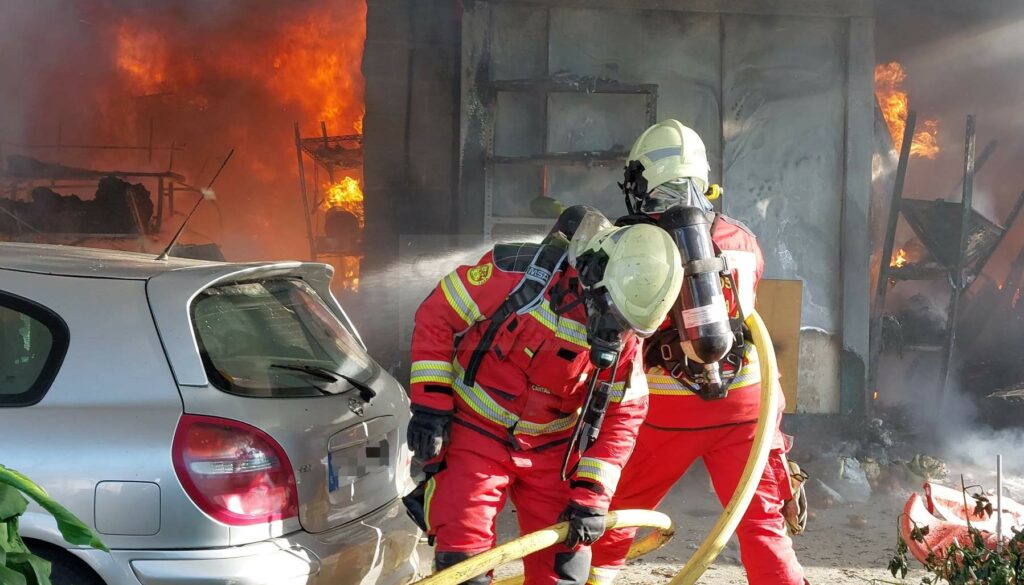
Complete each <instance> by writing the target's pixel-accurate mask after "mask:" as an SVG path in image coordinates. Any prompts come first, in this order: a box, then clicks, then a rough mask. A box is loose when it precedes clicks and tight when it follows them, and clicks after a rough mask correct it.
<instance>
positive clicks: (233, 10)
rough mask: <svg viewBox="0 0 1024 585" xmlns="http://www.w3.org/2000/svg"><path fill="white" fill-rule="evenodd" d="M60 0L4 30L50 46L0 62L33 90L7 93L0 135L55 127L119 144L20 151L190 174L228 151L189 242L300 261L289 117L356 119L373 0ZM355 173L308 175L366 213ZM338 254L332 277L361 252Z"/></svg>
mask: <svg viewBox="0 0 1024 585" xmlns="http://www.w3.org/2000/svg"><path fill="white" fill-rule="evenodd" d="M67 4H68V5H69V9H68V10H66V11H60V12H58V13H55V14H53V15H47V18H46V19H42V18H41V19H40V20H39V22H40V23H43V22H45V28H40V27H36V28H32V27H24V29H23V30H22V29H18V30H17V31H15V38H13V39H10V38H9V39H5V42H9V43H10V46H23V47H34V49H33V50H35V51H37V52H40V53H42V52H48V59H44V58H42V57H40V58H39V59H36V60H37V61H38V62H39V63H44V64H45V63H50V64H56V65H53V66H41V65H31V66H29V65H26V66H25V67H23V68H20V67H19V66H18V64H17V63H15V62H14V61H12V60H6V61H4V60H0V78H4V79H11V80H17V83H18V84H19V87H28V88H31V91H30V92H25V95H26V96H30V97H29V98H26V99H24V100H23V101H22V102H20V103H15V104H13V105H12V104H5V105H7V108H6V109H7V111H10V112H14V114H12V116H13V119H16V120H18V124H17V125H15V126H14V127H13V128H11V127H9V126H8V127H2V128H0V130H2V131H3V133H4V134H3V136H0V138H2V139H4V140H6V141H10V142H21V143H36V144H40V143H42V144H47V143H50V144H52V143H54V142H56V141H57V140H61V138H60V136H61V135H62V136H63V138H62V140H63V142H64V143H65V144H89V145H118V146H119V147H121V148H119V149H117V150H61V151H59V152H57V151H42V152H31V153H28V154H31V155H33V156H38V157H39V158H42V159H45V160H47V161H48V162H56V163H62V164H66V165H72V166H82V167H87V168H96V169H111V168H117V169H132V170H141V171H166V170H167V169H168V167H169V165H170V166H171V167H172V170H173V171H175V172H177V173H180V174H182V175H184V176H185V177H186V180H187V181H188V182H190V183H193V184H196V185H203V184H206V183H207V182H208V181H209V180H210V179H211V178H212V176H213V175H214V173H215V172H216V171H217V168H218V166H219V163H220V161H222V160H224V157H225V156H226V155H227V153H228V152H229V151H232V150H233V151H234V152H235V155H234V156H233V157H232V159H231V162H230V164H228V165H227V167H226V168H225V169H224V170H223V173H221V174H220V176H219V177H218V179H217V184H216V189H217V194H218V198H217V202H216V204H212V205H204V206H203V208H201V209H200V210H199V212H197V214H196V216H195V218H194V219H193V220H192V221H191V222H190V223H189V225H188V229H187V230H186V231H185V235H184V237H183V242H184V243H189V242H210V241H213V242H216V243H218V244H219V245H220V246H221V248H222V250H223V253H224V255H225V256H226V257H227V258H228V259H230V260H239V261H244V260H256V259H293V258H300V259H306V258H307V257H308V254H309V243H308V242H307V235H306V228H305V226H306V222H305V218H304V217H303V211H302V203H301V200H300V195H299V185H298V180H297V172H296V158H295V146H294V130H293V123H294V122H298V123H299V125H300V130H301V134H302V135H303V136H317V135H319V134H320V132H321V125H320V123H321V122H324V123H325V124H326V127H327V128H328V129H329V130H330V131H331V132H332V133H335V134H338V135H349V134H361V133H362V122H363V114H364V112H365V107H364V104H365V102H364V96H363V88H364V80H363V76H362V71H361V64H362V58H363V45H364V43H365V39H366V0H306V1H304V2H281V1H280V0H249V1H247V2H230V3H213V4H210V3H204V2H200V3H174V2H162V3H157V2H146V3H135V4H132V3H124V2H118V1H116V0H68V1H67ZM43 38H45V39H48V40H47V41H46V43H42V42H41V41H40V40H39V39H43ZM65 39H66V40H65ZM12 68H13V69H12ZM72 86H73V87H74V91H69V89H68V88H69V87H72ZM0 93H2V92H0ZM0 121H3V120H0ZM55 135H56V136H57V137H58V138H57V140H55V139H54V136H55ZM147 144H149V145H152V146H156V147H167V146H171V145H173V146H176V147H177V148H178V150H176V151H175V152H174V155H173V162H172V161H170V160H169V159H170V156H169V151H168V150H166V149H165V150H159V148H158V149H157V150H155V151H149V152H147V150H146V148H145V147H146V145H147ZM127 145H131V146H139V145H141V146H142V147H143V148H141V149H137V150H131V149H125V148H123V147H124V146H127ZM182 149H183V150H182ZM308 170H309V169H308V167H307V171H308ZM350 174H351V177H348V178H346V179H343V180H342V181H340V182H339V183H338V184H336V185H331V186H330V187H329V188H327V189H326V190H323V189H324V186H323V185H321V184H319V181H320V180H321V179H322V175H320V176H319V177H317V176H316V175H313V174H310V175H307V176H308V178H309V179H311V181H310V184H308V185H307V188H311V189H309V192H310V193H313V192H319V193H321V194H322V195H323V196H325V197H326V198H327V199H328V200H329V201H330V202H331V203H330V205H331V206H337V207H342V208H344V209H345V210H346V211H349V212H351V213H352V214H353V215H355V216H356V217H357V218H358V219H359V223H360V226H362V225H363V223H364V221H365V218H364V214H363V207H362V202H361V199H362V189H361V186H360V184H359V182H357V181H356V179H357V178H358V179H360V180H361V175H360V174H359V170H358V169H353V172H352V173H350ZM339 176H343V175H339ZM346 181H347V182H346ZM313 183H316V184H313ZM151 189H152V190H153V191H154V198H155V185H152V186H151ZM83 191H84V189H83ZM81 194H83V195H87V192H86V193H81ZM192 197H193V194H192V193H191V192H188V191H183V190H178V191H177V192H176V194H175V201H176V202H177V203H176V205H175V211H174V214H173V215H171V214H170V213H169V210H167V209H165V211H164V218H163V231H164V232H168V231H170V232H172V233H173V230H174V229H176V228H177V226H178V225H180V222H181V220H182V219H183V217H184V214H183V211H182V210H187V209H188V208H189V207H190V205H191V203H192ZM154 203H155V201H154ZM165 207H166V206H165ZM325 209H326V208H324V210H325ZM321 211H323V210H321ZM166 235H167V234H166V233H164V234H162V237H163V240H166ZM156 239H157V240H159V239H160V238H156ZM151 247H155V248H156V249H159V248H160V247H161V246H160V245H159V242H157V241H154V242H153V243H152V245H151ZM338 268H339V270H338V271H337V274H338V276H339V278H338V280H342V279H343V278H344V277H345V276H346V275H348V277H349V278H351V279H358V264H356V265H354V266H349V265H345V266H339V267H338Z"/></svg>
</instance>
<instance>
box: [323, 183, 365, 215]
mask: <svg viewBox="0 0 1024 585" xmlns="http://www.w3.org/2000/svg"><path fill="white" fill-rule="evenodd" d="M322 207H323V208H324V209H331V208H338V209H343V210H345V211H347V212H349V213H351V214H352V215H354V216H356V219H358V220H359V227H363V226H364V225H365V224H366V214H365V213H364V211H363V190H362V189H361V188H360V187H359V181H357V180H355V179H353V178H352V177H345V178H344V179H342V180H340V181H338V182H336V183H334V184H332V185H327V186H326V187H325V188H324V201H323V205H322Z"/></svg>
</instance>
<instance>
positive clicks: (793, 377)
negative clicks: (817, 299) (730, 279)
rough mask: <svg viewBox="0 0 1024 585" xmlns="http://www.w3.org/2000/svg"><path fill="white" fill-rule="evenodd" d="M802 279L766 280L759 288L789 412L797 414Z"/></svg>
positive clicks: (759, 305) (759, 301) (760, 307)
mask: <svg viewBox="0 0 1024 585" xmlns="http://www.w3.org/2000/svg"><path fill="white" fill-rule="evenodd" d="M803 284H804V283H803V282H802V281H800V280H769V279H763V280H761V283H760V284H759V285H758V287H757V302H756V303H755V305H756V307H755V308H756V309H757V313H758V314H759V315H761V319H763V320H764V324H765V325H766V326H767V327H768V332H769V333H770V334H771V336H772V345H774V346H775V356H776V358H777V359H778V362H779V373H780V374H781V375H782V392H783V394H785V396H786V412H796V395H797V375H798V373H799V371H800V304H801V300H802V297H803Z"/></svg>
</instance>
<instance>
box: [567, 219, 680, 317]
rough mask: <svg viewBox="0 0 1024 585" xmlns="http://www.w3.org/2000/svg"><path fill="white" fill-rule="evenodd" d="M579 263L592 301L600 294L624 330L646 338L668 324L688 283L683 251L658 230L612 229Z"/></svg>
mask: <svg viewBox="0 0 1024 585" xmlns="http://www.w3.org/2000/svg"><path fill="white" fill-rule="evenodd" d="M575 263H576V268H577V270H578V271H579V274H580V283H581V284H582V285H583V286H584V287H585V288H586V289H588V293H590V296H594V295H595V294H596V295H599V296H600V298H601V299H602V302H603V303H604V304H605V305H606V306H607V307H606V308H607V309H608V310H610V311H611V313H612V314H613V315H614V316H615V318H616V319H617V320H618V321H619V322H620V324H621V325H622V326H623V328H626V329H631V330H633V331H635V332H636V334H637V335H639V336H641V337H647V336H650V335H651V334H653V333H654V332H655V331H656V330H657V329H658V327H659V326H660V325H661V323H662V322H663V321H664V320H665V316H666V315H667V314H668V311H669V309H671V308H672V305H673V304H674V303H675V301H676V298H678V297H679V289H680V287H681V286H682V282H683V266H682V260H681V259H680V256H679V249H678V248H677V247H676V244H675V242H673V241H672V238H671V236H669V235H668V233H667V232H666V231H665V230H663V229H660V228H658V227H656V226H653V225H646V224H636V225H629V226H624V227H611V228H606V229H604V230H602V231H601V232H599V233H597V234H596V235H595V236H593V237H591V238H590V240H589V242H587V243H586V245H585V246H584V247H583V248H582V251H581V252H580V253H579V254H578V257H577V258H575ZM588 309H589V307H588Z"/></svg>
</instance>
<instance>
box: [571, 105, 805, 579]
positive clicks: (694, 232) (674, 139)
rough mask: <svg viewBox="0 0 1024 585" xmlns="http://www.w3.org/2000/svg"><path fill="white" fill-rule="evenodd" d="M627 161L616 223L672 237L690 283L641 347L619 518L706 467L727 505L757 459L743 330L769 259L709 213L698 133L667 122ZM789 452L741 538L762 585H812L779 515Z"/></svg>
mask: <svg viewBox="0 0 1024 585" xmlns="http://www.w3.org/2000/svg"><path fill="white" fill-rule="evenodd" d="M629 158H630V161H629V166H628V167H627V168H626V177H625V181H624V183H623V185H622V187H623V190H624V191H625V194H626V201H627V205H628V207H629V211H630V215H628V216H626V217H624V218H622V219H620V220H619V223H626V224H629V223H657V224H658V225H660V226H661V227H663V228H664V229H666V230H668V231H669V233H672V234H673V238H674V240H675V241H676V242H677V244H678V245H679V246H680V249H681V252H682V260H683V263H684V267H685V272H686V279H685V281H684V284H683V292H682V294H681V296H680V301H679V304H677V305H676V306H675V307H673V309H672V312H671V317H672V318H671V319H669V320H668V321H666V322H665V323H664V324H663V326H662V327H661V329H660V330H659V331H658V333H656V334H655V335H654V336H652V338H651V339H649V340H648V341H647V344H646V347H645V352H644V353H645V355H644V364H645V366H646V368H647V370H646V371H647V383H648V386H649V387H650V412H649V413H648V416H647V419H646V421H645V423H644V424H643V426H642V428H641V431H640V434H639V437H638V438H637V443H636V448H635V450H634V451H633V455H632V457H631V458H630V459H629V463H628V464H627V465H626V467H625V469H623V471H622V475H621V478H620V483H619V490H618V491H617V492H616V494H615V499H614V500H613V501H612V506H611V508H612V509H613V510H624V509H633V508H641V509H653V508H655V507H656V506H658V504H659V503H660V502H661V501H662V499H663V498H664V497H665V495H666V494H667V493H668V491H669V490H670V489H671V488H672V485H673V484H675V483H676V481H677V480H678V479H679V478H680V477H682V476H683V474H684V473H686V470H687V469H688V468H689V467H690V465H691V464H692V463H693V462H694V461H695V460H696V459H697V458H698V457H700V458H702V459H703V460H704V465H705V466H706V467H707V470H708V473H709V474H710V476H711V481H712V483H713V484H714V489H715V492H716V493H717V495H718V498H719V500H720V501H721V502H722V505H723V506H724V505H725V504H726V503H727V502H728V501H729V499H730V498H731V497H732V495H733V492H734V491H735V490H736V488H737V486H738V483H739V480H740V476H741V475H742V473H743V468H744V466H745V464H746V461H747V457H748V455H749V454H750V450H751V447H752V445H753V439H754V432H755V430H756V420H757V415H758V410H759V406H760V385H761V382H762V381H761V379H760V369H759V365H758V356H757V352H756V350H755V348H754V345H753V343H752V342H751V340H750V337H749V332H747V331H746V328H745V326H743V324H742V323H743V317H744V316H746V315H750V314H751V312H752V311H753V308H754V294H755V290H756V288H757V284H758V281H759V280H760V278H761V274H762V272H763V271H764V259H763V257H762V254H761V249H760V247H759V246H758V244H757V240H756V239H755V237H754V235H753V234H752V233H751V232H750V231H749V230H748V229H747V228H746V227H745V226H743V225H742V224H741V223H739V222H737V221H736V220H733V219H731V218H728V217H726V216H724V215H721V214H717V213H714V212H713V211H712V206H711V203H710V201H709V200H708V198H707V196H706V195H705V193H706V192H707V190H708V170H709V166H708V161H707V154H706V151H705V148H704V143H703V142H702V141H701V139H700V137H699V136H698V135H697V133H696V132H694V131H693V130H691V129H690V128H687V127H685V126H683V125H682V124H681V123H679V122H678V121H676V120H667V121H665V122H662V123H660V124H657V125H655V126H652V127H651V128H649V129H648V130H647V131H645V132H644V133H643V134H642V135H641V136H640V137H639V138H638V139H637V141H636V143H635V144H634V145H633V148H632V150H631V151H630V155H629ZM709 232H710V234H709ZM702 233H703V236H702V235H701V234H702ZM772 383H775V382H774V381H773V382H772ZM776 386H777V384H776ZM777 391H779V390H777ZM777 420H778V421H781V410H780V413H779V418H778V419H777ZM776 424H777V423H776ZM787 450H788V444H787V443H786V441H785V440H784V437H783V435H782V434H781V433H779V432H778V431H777V432H776V440H775V444H774V448H773V451H772V454H771V456H770V458H769V461H768V465H767V467H766V468H765V470H764V474H763V476H762V477H761V480H760V484H759V486H758V488H757V492H756V494H755V495H754V499H753V501H752V502H751V504H750V507H749V508H748V509H747V512H746V514H744V516H743V518H742V520H741V522H740V524H739V528H738V529H737V531H736V532H737V535H738V537H739V541H740V555H741V557H742V560H743V566H744V567H745V568H746V570H747V576H748V579H749V581H750V583H752V584H754V585H769V584H770V585H799V584H801V583H803V582H804V581H803V580H804V577H803V569H802V568H801V567H800V565H799V563H798V562H797V559H796V555H795V553H794V552H793V546H792V542H791V540H790V538H789V536H788V535H787V520H786V519H785V518H784V514H783V507H784V503H785V502H787V501H790V500H792V499H793V494H792V490H791V488H790V481H789V472H788V465H787V462H786V461H785V452H786V451H787ZM635 535H636V529H635V528H633V529H629V528H626V529H618V530H613V531H610V532H609V533H608V534H607V535H605V536H604V538H602V539H601V541H600V542H598V543H597V544H596V545H595V546H594V550H593V568H592V570H591V576H590V581H589V582H590V583H591V584H593V585H604V584H607V583H610V582H611V581H612V580H613V579H614V578H615V575H616V574H617V573H618V571H619V570H620V569H621V568H622V566H623V565H624V564H625V559H626V552H627V551H628V549H629V546H630V544H631V543H632V541H633V538H634V536H635Z"/></svg>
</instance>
